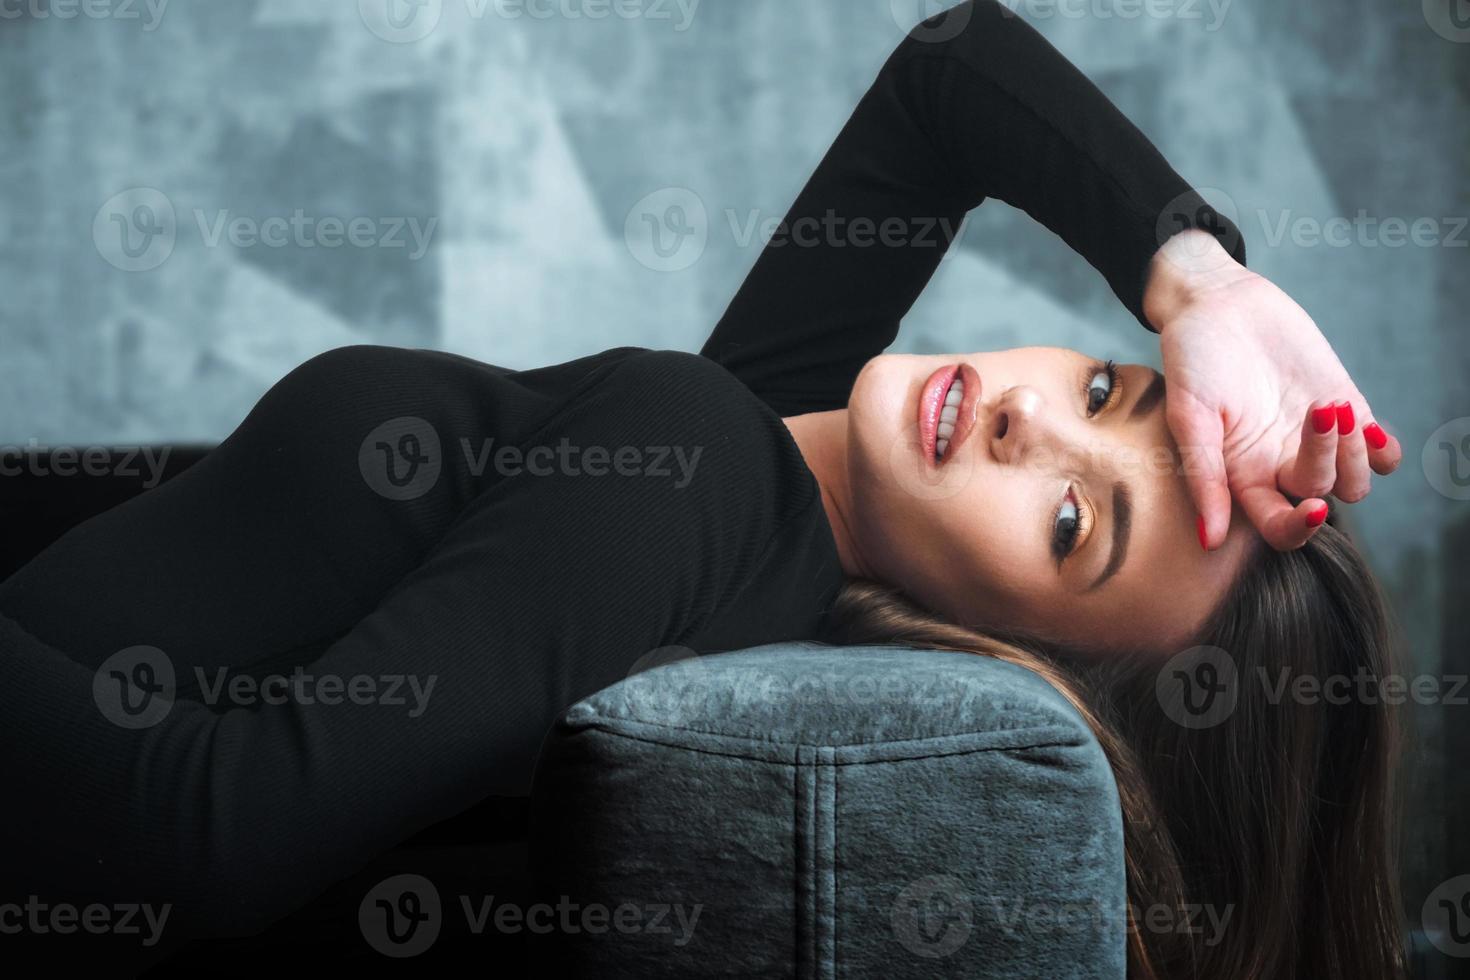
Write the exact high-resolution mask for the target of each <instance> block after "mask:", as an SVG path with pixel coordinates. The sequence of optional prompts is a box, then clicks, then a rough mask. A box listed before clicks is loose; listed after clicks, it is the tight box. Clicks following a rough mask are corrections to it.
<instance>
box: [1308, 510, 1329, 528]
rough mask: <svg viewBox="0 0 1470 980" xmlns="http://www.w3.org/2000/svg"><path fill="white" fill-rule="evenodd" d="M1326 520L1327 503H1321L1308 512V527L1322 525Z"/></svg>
mask: <svg viewBox="0 0 1470 980" xmlns="http://www.w3.org/2000/svg"><path fill="white" fill-rule="evenodd" d="M1325 520H1327V505H1326V504H1320V505H1318V507H1317V509H1316V510H1311V511H1308V512H1307V527H1321V526H1322V522H1323V521H1325Z"/></svg>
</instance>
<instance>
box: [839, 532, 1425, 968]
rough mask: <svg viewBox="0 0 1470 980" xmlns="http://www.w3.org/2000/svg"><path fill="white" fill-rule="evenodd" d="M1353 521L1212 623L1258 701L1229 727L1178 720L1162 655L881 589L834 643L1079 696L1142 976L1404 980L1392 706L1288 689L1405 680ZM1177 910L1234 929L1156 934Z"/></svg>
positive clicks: (857, 591)
mask: <svg viewBox="0 0 1470 980" xmlns="http://www.w3.org/2000/svg"><path fill="white" fill-rule="evenodd" d="M1335 523H1336V521H1335V515H1334V519H1333V520H1330V521H1329V523H1328V524H1327V525H1326V526H1324V527H1323V528H1322V529H1321V530H1320V531H1319V532H1318V533H1317V534H1316V535H1314V536H1313V538H1312V539H1311V540H1310V541H1309V542H1308V543H1307V545H1306V546H1305V547H1303V548H1300V549H1298V550H1296V551H1290V552H1276V551H1273V550H1271V549H1269V548H1260V549H1258V550H1257V553H1256V554H1255V556H1254V557H1253V558H1252V559H1251V560H1250V561H1249V562H1248V564H1247V565H1246V567H1245V568H1244V569H1243V570H1242V572H1241V574H1240V576H1239V578H1238V580H1237V581H1236V583H1235V584H1234V586H1233V588H1232V589H1231V591H1230V593H1229V594H1228V595H1227V596H1226V598H1225V600H1224V601H1223V602H1222V603H1221V605H1220V606H1219V608H1218V609H1217V610H1216V611H1215V612H1214V614H1213V616H1212V617H1211V618H1210V621H1209V622H1208V624H1207V625H1206V627H1205V628H1204V630H1203V633H1202V635H1201V636H1200V637H1199V638H1198V643H1199V644H1200V646H1201V647H1212V648H1218V650H1220V651H1224V652H1225V653H1227V654H1228V657H1229V659H1230V661H1231V662H1232V663H1233V665H1234V666H1235V668H1236V671H1237V674H1236V676H1237V678H1238V683H1237V684H1236V685H1235V688H1236V690H1237V694H1236V697H1235V701H1234V704H1233V708H1232V710H1230V712H1229V713H1228V716H1226V717H1224V718H1223V719H1222V720H1220V721H1219V722H1218V723H1215V724H1211V725H1208V726H1203V727H1188V726H1185V725H1182V724H1178V723H1176V722H1175V721H1173V720H1171V716H1170V714H1169V713H1168V712H1167V711H1166V710H1165V708H1164V705H1163V703H1162V701H1161V699H1160V697H1159V695H1158V694H1157V693H1156V690H1157V689H1156V686H1155V682H1156V680H1157V678H1158V676H1159V671H1160V667H1161V662H1160V659H1159V657H1158V655H1157V652H1154V653H1153V654H1143V653H1142V652H1141V651H1140V655H1137V656H1128V657H1121V658H1119V657H1114V658H1110V659H1109V660H1107V661H1099V660H1098V659H1097V658H1088V657H1084V656H1081V655H1079V654H1078V653H1077V652H1076V651H1065V650H1058V649H1056V648H1054V647H1052V648H1047V647H1045V646H1043V645H1042V644H1040V643H1037V642H1035V641H1032V640H1029V639H1025V638H1022V639H1019V640H1016V639H1010V638H1008V639H1007V640H999V639H997V638H995V637H993V636H991V635H988V634H987V633H985V632H983V631H981V630H978V629H972V628H969V627H965V626H961V625H958V624H955V623H952V622H947V621H945V620H943V619H942V618H940V617H937V616H935V615H934V614H932V613H930V612H928V611H927V610H925V609H923V608H922V607H921V606H919V605H918V604H917V603H915V602H914V601H913V600H911V599H909V598H908V597H907V596H905V595H903V594H901V593H900V592H898V591H897V590H895V589H892V588H888V587H885V586H882V585H879V584H876V583H873V582H867V581H861V580H853V581H850V582H849V583H848V585H847V587H846V588H845V589H844V590H843V592H842V593H841V594H840V595H839V597H838V599H837V602H836V604H835V606H834V608H833V610H832V612H831V614H830V615H829V624H830V625H829V628H828V630H827V631H826V633H825V634H824V636H823V639H825V640H827V641H828V642H834V643H842V644H900V645H904V646H910V647H918V648H933V649H948V650H960V651H967V652H971V653H977V654H982V655H984V656H990V657H995V658H997V659H999V660H1004V661H1007V662H1009V663H1013V664H1017V665H1019V666H1022V667H1025V668H1028V669H1030V670H1032V671H1034V672H1035V673H1037V674H1039V675H1041V676H1042V677H1043V678H1044V679H1046V680H1047V681H1048V682H1050V683H1051V685H1052V686H1053V687H1055V688H1056V689H1057V690H1058V691H1059V692H1060V693H1061V694H1062V695H1063V696H1064V697H1066V698H1067V700H1068V701H1069V702H1070V703H1071V704H1072V706H1073V707H1074V708H1076V710H1077V711H1078V712H1079V713H1080V715H1081V716H1082V718H1083V720H1084V721H1085V722H1086V723H1087V724H1088V726H1089V727H1090V728H1091V729H1092V731H1093V733H1094V734H1095V735H1096V736H1097V739H1098V741H1099V743H1100V744H1101V746H1102V748H1103V751H1104V752H1105V753H1106V755H1107V757H1108V760H1109V762H1110V763H1111V765H1112V769H1113V773H1114V777H1115V781H1116V783H1117V787H1118V793H1119V797H1120V802H1121V806H1122V812H1123V824H1124V848H1125V853H1126V862H1125V864H1126V868H1125V871H1126V876H1127V885H1128V901H1129V941H1128V961H1129V970H1128V975H1129V977H1130V978H1136V980H1165V978H1176V977H1189V978H1208V980H1215V978H1219V980H1243V978H1259V980H1276V978H1293V977H1308V976H1330V977H1334V978H1337V980H1395V978H1401V977H1403V976H1405V972H1404V969H1405V968H1404V961H1403V945H1402V938H1401V937H1402V935H1403V932H1402V929H1401V927H1400V906H1399V896H1398V886H1397V876H1396V867H1395V859H1394V842H1395V840H1396V836H1395V835H1396V831H1397V827H1396V814H1397V803H1396V796H1395V792H1394V788H1393V785H1392V777H1393V774H1394V764H1395V759H1396V757H1397V754H1398V745H1399V742H1400V736H1399V733H1398V728H1397V722H1396V717H1395V715H1394V714H1393V712H1392V711H1391V709H1390V708H1389V707H1388V706H1387V705H1385V704H1384V699H1383V698H1382V697H1367V696H1350V697H1346V698H1341V697H1333V698H1326V697H1318V698H1315V699H1312V698H1298V699H1293V697H1292V696H1291V695H1290V693H1289V692H1290V690H1291V688H1290V685H1289V684H1288V686H1287V688H1285V691H1286V692H1287V693H1284V694H1283V693H1282V690H1283V689H1282V688H1281V687H1280V686H1279V685H1280V683H1281V680H1280V678H1281V677H1282V676H1283V671H1289V673H1287V674H1285V676H1286V677H1288V678H1294V677H1298V676H1301V675H1306V676H1309V677H1313V678H1319V679H1326V678H1329V677H1346V678H1349V679H1352V680H1353V681H1354V683H1355V684H1363V685H1366V687H1355V688H1354V690H1355V691H1359V692H1361V691H1363V690H1369V691H1371V692H1377V691H1378V690H1379V689H1378V688H1377V685H1378V684H1379V683H1381V681H1382V680H1383V679H1385V678H1387V677H1389V676H1390V675H1392V674H1393V673H1395V670H1396V668H1395V659H1394V649H1395V645H1394V644H1393V643H1392V642H1391V638H1390V628H1389V620H1388V615H1387V612H1386V608H1385V604H1384V601H1383V598H1382V596H1381V595H1380V593H1379V591H1378V588H1377V586H1376V585H1375V582H1374V579H1373V576H1372V574H1371V573H1370V571H1369V569H1368V567H1367V565H1366V564H1365V562H1364V561H1363V559H1362V557H1361V555H1360V554H1359V553H1358V551H1357V549H1356V548H1355V547H1354V546H1353V544H1352V542H1351V540H1350V538H1349V537H1348V535H1347V534H1346V533H1345V532H1344V531H1343V530H1341V529H1340V528H1338V527H1336V526H1334V525H1335ZM1334 702H1336V703H1334ZM1160 905H1162V906H1164V907H1167V908H1169V909H1174V910H1183V909H1185V908H1186V906H1187V905H1188V906H1193V907H1203V908H1213V909H1215V910H1218V911H1219V912H1220V913H1223V912H1224V911H1225V910H1227V909H1228V910H1229V912H1230V919H1229V922H1228V925H1227V926H1226V928H1225V930H1224V935H1223V936H1215V937H1211V938H1212V939H1213V940H1214V941H1213V942H1209V943H1207V942H1204V941H1203V940H1202V938H1201V936H1199V935H1198V934H1195V935H1191V934H1190V932H1189V931H1188V930H1175V929H1170V930H1160V931H1152V932H1151V931H1149V930H1148V929H1147V927H1146V925H1145V924H1143V923H1140V922H1138V921H1136V919H1135V912H1136V911H1137V910H1140V909H1149V908H1154V907H1157V906H1160Z"/></svg>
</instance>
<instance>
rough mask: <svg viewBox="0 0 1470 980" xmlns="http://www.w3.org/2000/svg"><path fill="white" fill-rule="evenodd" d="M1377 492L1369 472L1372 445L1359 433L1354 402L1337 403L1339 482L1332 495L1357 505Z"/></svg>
mask: <svg viewBox="0 0 1470 980" xmlns="http://www.w3.org/2000/svg"><path fill="white" fill-rule="evenodd" d="M1372 489H1373V477H1372V474H1371V471H1370V470H1369V469H1368V443H1367V441H1366V440H1365V439H1364V438H1363V434H1362V433H1361V432H1359V431H1358V422H1357V418H1356V417H1355V413H1354V412H1353V403H1352V402H1347V401H1344V402H1338V404H1337V483H1336V485H1335V486H1333V488H1332V495H1333V496H1334V497H1336V498H1337V499H1338V500H1341V501H1343V502H1344V503H1349V504H1355V503H1357V502H1358V501H1360V500H1362V499H1363V498H1364V497H1366V496H1368V492H1369V491H1370V490H1372Z"/></svg>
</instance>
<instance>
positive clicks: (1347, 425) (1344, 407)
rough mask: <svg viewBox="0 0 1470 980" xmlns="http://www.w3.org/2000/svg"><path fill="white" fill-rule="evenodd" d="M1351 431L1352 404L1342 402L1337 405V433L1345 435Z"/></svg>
mask: <svg viewBox="0 0 1470 980" xmlns="http://www.w3.org/2000/svg"><path fill="white" fill-rule="evenodd" d="M1351 431H1353V406H1352V405H1351V404H1349V403H1348V402H1343V403H1342V404H1341V405H1339V406H1337V434H1338V435H1340V436H1345V435H1347V434H1348V433H1349V432H1351Z"/></svg>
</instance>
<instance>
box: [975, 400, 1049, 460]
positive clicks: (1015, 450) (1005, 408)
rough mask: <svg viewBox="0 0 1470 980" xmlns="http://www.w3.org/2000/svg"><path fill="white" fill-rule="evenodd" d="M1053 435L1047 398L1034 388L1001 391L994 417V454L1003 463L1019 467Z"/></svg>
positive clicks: (992, 431)
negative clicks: (1048, 417) (1048, 419)
mask: <svg viewBox="0 0 1470 980" xmlns="http://www.w3.org/2000/svg"><path fill="white" fill-rule="evenodd" d="M1051 436H1052V433H1051V431H1050V426H1049V424H1048V422H1047V413H1046V399H1045V398H1043V397H1042V395H1041V392H1039V391H1037V390H1036V389H1035V388H1032V387H1031V386H1030V385H1012V386H1011V387H1009V388H1007V389H1006V390H1005V391H1003V392H1001V395H1000V398H999V399H998V400H997V401H996V404H995V409H994V410H993V411H992V412H991V414H990V451H991V454H992V455H993V456H994V457H995V458H996V459H997V460H999V461H1000V462H1002V463H1008V464H1016V463H1019V462H1021V460H1023V459H1024V458H1025V456H1026V454H1027V453H1028V452H1031V451H1032V450H1033V449H1035V448H1036V446H1037V445H1038V444H1041V443H1045V442H1046V441H1048V440H1049V439H1050V438H1051Z"/></svg>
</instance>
